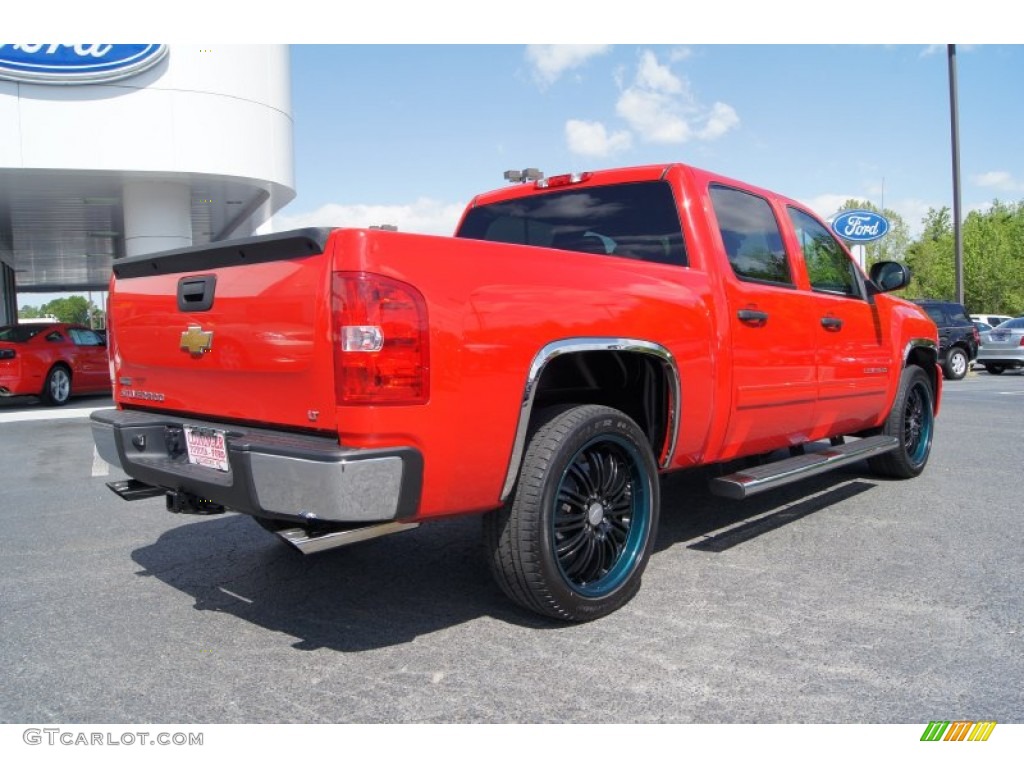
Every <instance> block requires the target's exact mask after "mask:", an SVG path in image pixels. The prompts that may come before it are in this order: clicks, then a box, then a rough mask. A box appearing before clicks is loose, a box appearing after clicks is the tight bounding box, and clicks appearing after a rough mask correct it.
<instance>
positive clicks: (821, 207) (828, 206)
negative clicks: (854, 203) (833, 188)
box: [800, 194, 860, 219]
mask: <svg viewBox="0 0 1024 768" xmlns="http://www.w3.org/2000/svg"><path fill="white" fill-rule="evenodd" d="M859 197H860V196H859V195H834V194H824V195H818V196H816V197H810V198H802V199H801V200H800V202H801V203H803V204H804V205H806V206H807V207H808V208H810V209H811V210H812V211H814V212H815V213H816V214H818V215H819V216H820V217H821V218H823V219H828V218H829V217H830V216H832V215H833V214H834V213H835V212H836V211H838V210H839V209H840V208H841V207H842V205H843V203H845V202H846V201H847V200H857V199H858V198H859Z"/></svg>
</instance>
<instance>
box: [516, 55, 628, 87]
mask: <svg viewBox="0 0 1024 768" xmlns="http://www.w3.org/2000/svg"><path fill="white" fill-rule="evenodd" d="M610 50H611V46H610V45H528V46H526V60H527V61H528V62H529V63H530V66H531V67H533V75H534V77H535V78H536V79H537V80H538V82H540V83H541V84H542V85H551V84H552V83H554V82H555V81H556V80H558V78H560V77H561V76H562V75H563V74H565V73H566V72H567V71H568V70H570V69H575V68H577V67H581V66H583V65H584V64H585V63H586V62H587V61H588V60H590V59H592V58H593V57H595V56H601V55H603V54H605V53H607V52H608V51H610Z"/></svg>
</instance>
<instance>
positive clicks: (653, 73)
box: [636, 51, 684, 94]
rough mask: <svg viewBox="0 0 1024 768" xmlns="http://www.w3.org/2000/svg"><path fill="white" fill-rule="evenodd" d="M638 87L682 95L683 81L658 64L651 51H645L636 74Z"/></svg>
mask: <svg viewBox="0 0 1024 768" xmlns="http://www.w3.org/2000/svg"><path fill="white" fill-rule="evenodd" d="M636 85H637V87H638V88H643V89H644V90H648V91H658V92H660V93H665V94H675V93H682V92H683V89H684V85H683V81H682V80H680V79H679V78H678V77H677V76H676V75H674V74H673V73H672V70H671V69H669V68H668V67H666V66H664V65H663V64H659V63H658V59H657V57H656V56H655V55H654V53H653V52H651V51H644V52H643V55H642V56H641V57H640V66H639V68H638V69H637V73H636Z"/></svg>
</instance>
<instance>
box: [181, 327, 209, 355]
mask: <svg viewBox="0 0 1024 768" xmlns="http://www.w3.org/2000/svg"><path fill="white" fill-rule="evenodd" d="M181 348H182V349H184V350H186V351H187V352H189V353H190V354H191V355H194V356H195V357H200V356H201V355H202V354H203V353H204V352H209V351H210V350H211V349H213V331H204V330H203V327H202V326H201V325H190V326H189V327H188V330H187V331H185V332H184V333H182V334H181Z"/></svg>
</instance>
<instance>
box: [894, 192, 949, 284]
mask: <svg viewBox="0 0 1024 768" xmlns="http://www.w3.org/2000/svg"><path fill="white" fill-rule="evenodd" d="M921 223H922V226H923V231H922V233H921V237H920V238H919V239H918V240H916V241H914V242H913V243H911V244H910V245H909V246H908V247H907V257H906V264H907V266H908V267H910V273H911V275H912V279H911V282H910V287H908V288H907V291H906V294H905V295H906V296H908V297H911V298H916V299H924V298H934V299H952V298H953V297H954V295H955V293H956V288H955V286H954V283H955V275H954V274H953V219H952V217H951V216H950V213H949V208H945V207H943V208H938V209H935V208H929V209H928V213H926V214H925V217H924V219H923V220H922V222H921Z"/></svg>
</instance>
